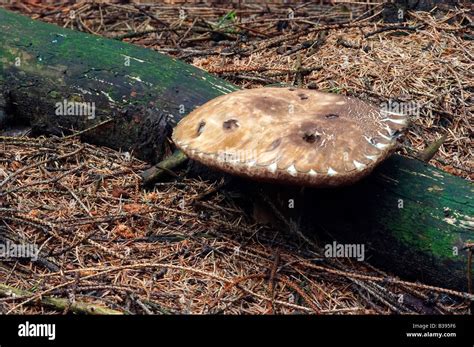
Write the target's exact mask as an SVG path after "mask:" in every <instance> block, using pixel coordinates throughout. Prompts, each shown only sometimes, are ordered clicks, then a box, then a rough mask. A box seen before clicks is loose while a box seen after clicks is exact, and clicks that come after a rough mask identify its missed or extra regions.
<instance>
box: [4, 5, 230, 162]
mask: <svg viewBox="0 0 474 347" xmlns="http://www.w3.org/2000/svg"><path fill="white" fill-rule="evenodd" d="M0 32H1V35H0V85H1V86H2V89H3V98H4V99H5V101H4V102H3V104H4V106H3V107H2V105H1V101H2V98H0V117H2V114H3V113H4V112H2V109H3V110H4V109H5V108H7V109H8V110H9V111H10V112H9V113H10V114H11V115H14V116H15V121H18V118H23V119H24V120H27V121H28V122H29V123H30V124H31V126H32V127H33V130H34V132H36V133H49V134H56V135H63V134H71V133H74V132H75V131H84V130H86V129H90V130H88V131H86V132H84V133H83V135H82V136H81V137H82V138H83V139H84V140H85V141H88V142H91V143H94V144H99V145H105V146H108V147H111V148H120V149H124V150H127V151H132V152H133V153H134V154H135V156H137V157H139V158H141V159H144V160H147V161H150V162H157V161H159V160H160V159H161V158H162V157H163V155H164V154H168V153H169V148H168V147H167V146H168V144H169V142H168V141H167V140H166V139H167V137H168V135H169V134H170V132H171V130H172V127H173V125H174V124H176V122H178V121H179V120H180V119H181V117H183V116H184V115H185V114H187V113H189V112H190V111H191V110H192V109H193V108H194V107H197V106H199V105H201V104H203V103H204V102H206V101H207V100H209V99H212V98H214V97H216V96H219V95H222V94H224V93H229V92H231V91H234V90H237V87H236V86H234V85H232V84H230V83H228V82H226V81H224V80H222V79H218V78H216V77H214V76H212V75H209V74H207V73H206V72H205V71H203V70H200V69H198V68H195V67H193V66H191V65H188V64H186V63H184V62H181V61H179V60H176V59H173V58H170V57H168V56H165V55H162V54H159V53H157V52H154V51H152V50H148V49H143V48H140V47H137V46H134V45H131V44H126V43H123V42H120V41H117V40H110V39H106V38H103V37H99V36H93V35H86V34H83V33H81V32H77V31H72V30H67V29H63V28H60V27H57V26H54V25H50V24H47V23H42V22H40V21H34V20H32V19H30V18H28V17H25V16H21V15H18V14H15V13H12V12H9V11H6V10H3V9H0ZM5 104H6V105H5ZM7 117H8V115H7ZM2 118H5V116H3V117H2ZM2 118H0V125H1V124H2ZM4 122H5V119H4V121H3V123H4Z"/></svg>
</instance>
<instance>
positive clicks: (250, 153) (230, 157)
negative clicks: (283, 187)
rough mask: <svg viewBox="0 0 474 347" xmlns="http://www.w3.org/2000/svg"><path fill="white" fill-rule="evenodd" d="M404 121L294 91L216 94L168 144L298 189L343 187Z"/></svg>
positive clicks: (376, 158)
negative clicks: (305, 187) (302, 187)
mask: <svg viewBox="0 0 474 347" xmlns="http://www.w3.org/2000/svg"><path fill="white" fill-rule="evenodd" d="M406 124H407V117H406V116H405V115H403V114H399V113H395V112H390V111H387V110H383V109H381V108H378V107H375V106H373V105H370V104H367V103H365V102H363V101H361V100H358V99H356V98H354V97H347V96H342V95H337V94H332V93H323V92H319V91H315V90H307V89H298V88H258V89H248V90H240V91H236V92H233V93H230V94H226V95H223V96H219V97H217V98H215V99H213V100H211V101H209V102H207V103H206V104H204V105H202V106H200V107H199V108H197V109H195V110H194V111H192V112H191V113H190V114H189V115H187V116H186V117H184V118H183V119H182V120H181V121H180V122H179V124H178V125H177V127H176V128H175V129H174V132H173V141H174V142H175V144H176V145H177V146H178V147H179V148H180V149H181V150H182V151H184V152H185V154H186V155H187V156H188V157H190V158H191V159H194V160H196V161H198V162H201V163H203V164H205V165H207V166H209V167H211V168H215V169H219V170H223V171H225V172H228V173H231V174H236V175H240V176H245V177H249V178H252V179H256V180H264V181H273V182H279V183H290V184H299V185H305V186H339V185H345V184H351V183H354V182H356V181H358V180H359V179H361V178H362V177H364V176H366V175H368V174H369V173H370V172H371V171H372V170H373V169H374V168H375V167H376V166H377V165H378V164H379V163H380V162H382V161H383V160H384V159H385V158H387V157H388V156H389V155H390V154H391V153H392V152H393V151H394V149H395V148H396V145H397V141H396V139H397V137H398V136H399V134H400V132H401V130H402V129H403V128H404V127H405V126H406Z"/></svg>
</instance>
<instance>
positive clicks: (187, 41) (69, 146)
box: [0, 1, 474, 314]
mask: <svg viewBox="0 0 474 347" xmlns="http://www.w3.org/2000/svg"><path fill="white" fill-rule="evenodd" d="M5 6H6V7H7V8H8V9H10V10H15V11H20V12H22V13H23V14H25V15H28V16H30V17H32V18H34V19H38V20H42V21H46V22H51V23H55V24H58V25H61V26H64V27H68V28H71V29H75V30H81V31H84V32H88V33H92V34H96V35H101V36H105V37H109V38H115V39H118V40H123V41H127V42H130V43H133V44H136V45H140V46H143V47H147V48H150V49H154V50H156V51H159V52H162V53H165V54H168V55H171V56H174V57H177V58H179V59H182V60H184V61H187V62H189V63H191V64H193V65H195V66H197V67H200V68H202V69H204V70H206V71H208V72H210V73H213V74H216V75H218V76H220V77H222V78H224V79H227V80H228V81H230V82H232V83H235V84H237V85H239V86H241V87H242V88H256V87H262V86H268V85H296V86H300V87H303V88H311V89H318V90H322V91H329V92H335V93H341V94H345V95H353V96H356V97H359V98H362V99H365V100H369V101H371V102H373V103H375V104H383V103H389V102H391V103H399V104H400V105H405V106H406V105H409V106H410V108H409V111H410V112H411V114H410V119H411V125H410V128H409V131H408V134H407V137H406V139H405V141H404V143H403V144H402V146H401V148H400V150H399V152H400V153H401V154H404V155H407V156H412V157H420V156H421V157H424V158H425V159H426V160H427V161H429V162H430V164H432V165H434V166H437V167H438V168H440V169H442V170H444V171H447V172H450V173H452V174H454V175H457V176H460V177H463V178H466V179H468V180H472V179H473V178H474V173H473V169H474V163H473V159H472V158H473V153H472V152H473V144H472V141H473V136H472V134H473V129H472V127H473V102H472V98H473V87H474V83H473V81H474V79H473V71H474V69H473V63H474V59H473V55H472V52H474V44H473V41H472V40H473V38H474V37H473V36H472V34H470V33H469V32H468V31H467V30H466V29H465V28H466V23H472V18H471V13H469V12H468V11H467V10H466V9H456V10H452V11H449V12H443V13H441V12H436V11H434V12H432V13H426V12H410V13H409V14H408V28H407V27H406V26H405V27H403V28H402V27H401V26H400V25H398V24H394V25H393V27H392V28H390V30H383V31H381V30H379V29H377V27H376V24H375V23H377V21H381V20H382V19H381V15H382V9H381V6H380V5H375V6H373V7H372V8H370V11H369V9H367V8H365V7H362V6H359V7H357V6H352V7H348V6H342V5H338V6H329V5H315V4H312V5H310V4H305V5H301V6H296V7H293V9H291V10H289V9H288V7H284V6H276V5H272V6H260V7H259V6H257V5H242V6H241V7H240V8H235V9H232V8H227V7H224V6H213V7H205V6H193V7H177V6H171V5H159V4H157V5H146V6H145V5H134V4H112V3H101V4H98V3H90V2H79V3H71V4H70V5H65V4H63V5H61V6H55V5H44V4H40V3H38V2H34V1H31V2H28V1H26V2H21V3H20V2H18V3H15V4H10V5H5ZM288 18H291V19H288ZM471 25H472V24H471ZM1 146H2V152H3V158H1V160H0V170H6V171H11V170H12V168H13V169H15V171H16V172H17V174H16V176H15V179H14V180H10V181H9V182H4V183H5V187H3V188H4V189H6V190H8V191H9V192H10V194H11V193H12V191H13V194H14V197H15V201H16V206H15V209H16V212H17V215H10V217H7V216H6V215H5V214H3V215H2V218H3V219H4V221H3V223H4V224H3V225H2V226H1V229H0V230H3V231H6V232H9V234H13V231H15V232H14V234H15V235H17V236H18V237H19V238H21V239H26V240H29V241H30V242H32V243H35V244H40V245H41V247H40V249H41V252H40V256H39V258H38V260H37V261H36V262H35V263H31V262H3V263H1V265H0V277H2V278H3V277H4V278H5V279H6V280H5V281H3V280H2V283H1V284H0V297H2V296H3V298H0V312H3V313H16V314H23V313H58V312H69V311H73V312H85V313H94V312H95V313H97V312H99V313H100V312H102V313H117V314H118V313H137V314H151V313H162V314H179V313H226V314H229V313H231V314H232V313H248V314H262V313H282V314H288V313H318V314H394V313H400V314H413V313H419V314H452V313H455V314H461V313H466V312H468V310H469V304H470V303H469V301H468V300H467V301H466V300H465V298H466V295H465V294H466V293H459V292H455V291H452V290H449V289H445V288H437V287H431V286H427V285H425V284H422V283H418V282H409V281H403V280H400V279H398V278H396V276H394V275H393V274H387V273H384V272H382V271H381V270H379V269H376V268H374V267H372V266H371V265H369V264H368V263H365V262H364V263H361V262H351V261H350V260H334V261H333V262H328V261H325V259H324V257H323V256H322V254H321V251H320V249H317V248H315V247H312V245H310V244H308V243H307V242H305V241H304V240H302V239H301V238H298V237H297V236H295V235H292V234H288V233H284V232H281V231H278V230H276V229H275V228H273V227H272V225H270V224H260V223H257V222H256V221H255V220H254V218H252V216H248V215H246V213H245V212H244V211H242V209H241V208H240V207H239V206H236V205H235V204H234V203H233V202H232V199H228V197H227V196H226V194H224V193H223V192H222V191H221V190H219V189H217V187H218V186H219V182H211V183H209V182H204V181H200V180H196V179H184V180H182V181H180V182H161V183H158V184H157V185H156V186H155V189H153V190H143V189H142V188H141V186H140V184H141V181H140V176H139V173H140V172H141V171H143V170H144V169H145V168H146V167H147V164H146V163H144V162H141V161H139V160H137V159H135V158H133V157H130V156H128V155H126V154H124V153H119V152H116V151H113V150H110V149H107V148H102V147H96V146H92V145H89V144H84V143H81V142H79V141H77V140H75V139H69V140H67V141H57V140H56V139H51V138H25V137H21V138H10V139H8V140H3V141H2V143H1ZM58 156H59V157H61V160H62V163H61V170H54V166H53V165H52V164H51V165H52V166H51V167H49V168H48V170H42V169H41V168H40V167H41V165H43V164H44V163H45V161H47V160H49V159H51V158H53V157H58ZM71 158H74V160H72V159H71ZM70 159H71V160H70ZM183 197H186V199H185V201H186V203H185V204H182V203H181V201H183ZM2 199H4V198H3V197H2V196H1V195H0V209H1V208H3V209H4V207H2V206H3V202H4V200H2ZM158 201H159V202H160V203H159V204H157V203H156V202H158ZM196 204H200V205H201V206H203V207H204V208H203V209H202V210H201V211H196V208H195V206H196ZM84 215H85V217H84ZM38 230H39V231H41V234H38ZM0 235H1V234H0ZM20 236H21V237H20ZM2 237H3V236H2ZM2 241H4V240H2ZM20 288H21V289H20ZM22 290H27V292H25V291H22ZM401 295H403V298H404V300H400V297H401ZM51 298H55V299H56V300H51ZM39 303H42V304H39ZM106 307H107V308H108V309H106ZM104 310H106V311H104Z"/></svg>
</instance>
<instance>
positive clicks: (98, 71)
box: [0, 9, 474, 290]
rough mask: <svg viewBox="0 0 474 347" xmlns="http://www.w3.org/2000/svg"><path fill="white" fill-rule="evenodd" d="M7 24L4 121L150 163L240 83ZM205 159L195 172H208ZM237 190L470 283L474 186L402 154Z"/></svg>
mask: <svg viewBox="0 0 474 347" xmlns="http://www.w3.org/2000/svg"><path fill="white" fill-rule="evenodd" d="M0 31H1V32H2V35H1V36H0V63H1V65H0V86H1V90H2V96H3V97H2V98H0V101H1V100H4V101H3V104H0V116H1V115H2V114H3V118H4V120H3V123H5V122H7V121H8V120H9V119H10V120H11V119H14V120H15V121H19V120H22V121H25V122H28V123H29V124H30V125H31V126H32V127H33V129H34V131H35V133H47V134H55V135H59V136H62V135H63V134H65V135H67V134H74V133H76V132H79V133H80V136H81V138H82V139H83V140H84V141H88V142H91V143H95V144H99V145H105V146H108V147H111V148H115V149H118V150H123V151H130V152H133V154H134V155H136V156H137V157H139V158H141V159H144V160H147V161H149V162H150V163H156V162H159V161H160V160H161V159H162V158H164V157H165V156H167V155H168V154H169V153H171V151H172V150H173V146H172V143H171V141H170V140H169V135H170V132H171V131H172V127H173V126H174V124H176V121H179V119H181V118H182V117H184V116H185V115H186V114H187V113H189V112H190V111H191V110H192V109H194V108H195V107H197V106H199V105H201V104H203V103H204V102H206V101H208V100H210V99H212V98H214V97H216V96H218V95H221V94H224V93H228V92H231V91H234V90H237V89H238V88H237V87H236V86H234V85H232V84H230V83H228V82H225V81H224V80H221V79H219V78H216V77H214V76H212V75H210V74H208V73H206V72H204V71H202V70H199V69H197V68H195V67H192V66H190V65H187V64H185V63H183V62H180V61H177V60H175V59H173V58H169V57H166V56H164V55H161V54H159V53H157V52H154V51H151V50H147V49H143V48H140V47H136V46H133V45H130V44H126V43H122V42H119V41H115V40H109V39H105V38H101V37H97V36H91V35H87V34H84V33H80V32H74V31H71V30H67V29H63V28H60V27H57V26H54V25H50V24H46V23H42V22H38V21H34V20H31V19H29V18H26V17H23V16H20V15H17V14H14V13H10V12H8V11H5V10H1V9H0ZM2 105H3V106H2ZM1 124H2V120H1V119H0V125H1ZM178 161H179V160H178ZM169 162H173V161H172V160H168V162H167V163H169ZM194 167H198V166H194ZM167 169H169V168H167ZM200 169H201V171H198V170H194V171H193V170H192V171H191V172H194V173H195V174H196V173H197V172H202V175H203V176H204V177H209V175H208V174H209V172H206V170H202V168H200ZM152 171H153V172H151V173H150V174H151V175H156V174H157V171H156V170H152ZM214 175H215V173H214ZM240 189H241V190H242V191H245V192H247V193H248V195H249V196H254V194H255V192H256V191H259V190H260V189H263V191H264V192H265V195H266V196H269V197H270V198H271V199H272V201H273V203H274V205H276V206H277V207H278V209H279V210H280V211H282V213H283V215H284V216H285V218H287V219H289V220H290V221H292V223H294V224H295V225H296V226H297V227H298V228H301V229H302V231H303V232H304V233H306V234H307V235H313V236H315V237H318V238H320V239H321V240H324V242H331V240H335V241H337V242H341V243H353V244H363V245H365V247H366V250H367V252H366V256H367V260H368V261H369V262H372V263H374V264H377V265H378V266H380V267H381V268H382V269H386V270H389V271H390V272H393V273H395V274H397V275H399V276H401V277H404V278H410V279H415V280H419V281H423V282H425V283H431V284H436V285H442V286H445V287H450V288H454V289H458V290H466V289H467V288H468V281H467V278H468V274H469V273H471V272H472V262H470V261H469V256H470V249H471V246H470V243H472V242H473V241H474V229H473V225H474V220H473V217H472V216H473V210H474V208H473V203H472V196H473V194H472V193H473V186H472V183H470V182H468V181H466V180H463V179H461V178H458V177H454V176H452V175H449V174H447V173H444V172H442V171H440V170H437V169H436V168H434V167H431V166H428V165H426V164H424V163H422V162H419V161H417V160H414V159H409V158H405V157H401V156H394V157H392V158H391V159H390V160H388V161H387V162H386V163H384V164H383V165H382V166H381V167H380V168H378V169H377V170H376V171H375V172H374V173H373V174H372V175H371V176H370V177H368V178H366V179H365V180H363V181H362V182H360V183H359V184H356V185H354V186H351V187H346V188H343V189H342V188H341V189H337V190H309V189H307V190H304V192H301V193H298V194H296V193H295V191H297V190H295V189H294V188H288V189H284V188H283V187H276V186H268V185H263V184H259V183H250V182H245V184H240ZM290 200H293V202H292V204H289V201H290ZM289 206H293V207H294V208H290V207H289ZM468 264H470V265H468ZM470 278H471V277H470Z"/></svg>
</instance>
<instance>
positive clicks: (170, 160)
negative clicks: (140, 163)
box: [140, 149, 188, 186]
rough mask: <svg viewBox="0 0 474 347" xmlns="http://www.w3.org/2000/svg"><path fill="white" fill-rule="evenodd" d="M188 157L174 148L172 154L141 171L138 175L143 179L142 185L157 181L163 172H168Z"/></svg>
mask: <svg viewBox="0 0 474 347" xmlns="http://www.w3.org/2000/svg"><path fill="white" fill-rule="evenodd" d="M187 159H188V157H187V156H186V154H184V152H183V151H181V150H179V149H178V150H176V151H174V152H173V154H172V155H170V156H169V157H167V158H165V159H163V160H162V161H160V162H159V163H158V164H156V165H154V166H152V167H151V168H149V169H147V170H145V171H143V172H142V173H141V174H140V176H141V178H142V180H143V185H144V186H148V185H151V184H153V183H155V182H156V181H158V180H159V179H160V178H161V177H162V176H163V175H164V174H165V173H169V172H170V171H171V170H173V169H174V168H176V167H178V166H179V165H181V164H183V163H184V162H186V160H187Z"/></svg>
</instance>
